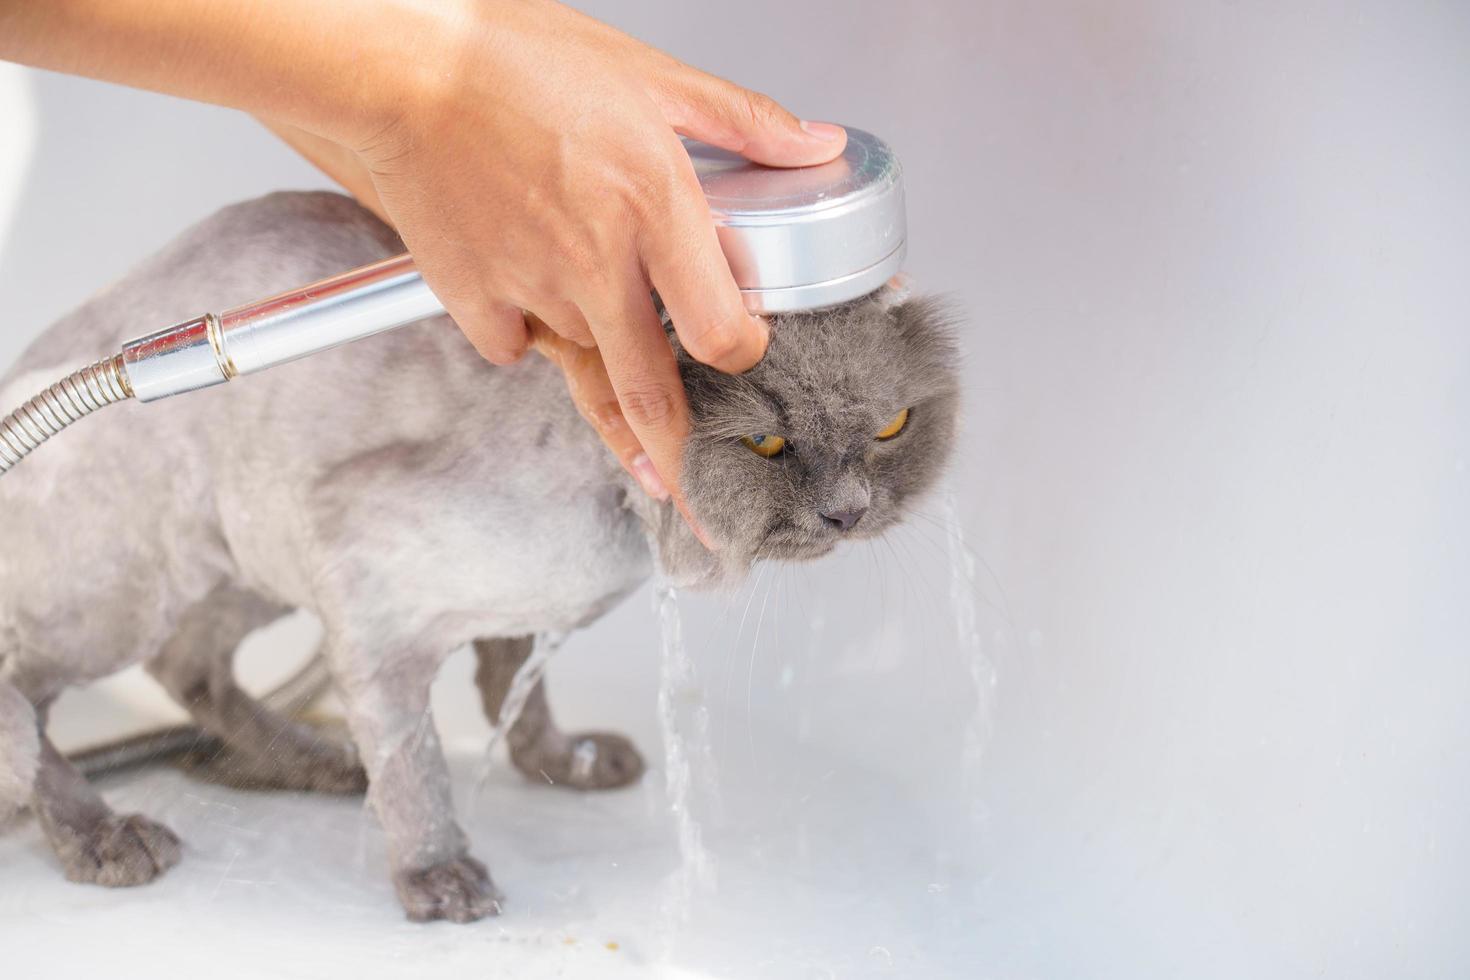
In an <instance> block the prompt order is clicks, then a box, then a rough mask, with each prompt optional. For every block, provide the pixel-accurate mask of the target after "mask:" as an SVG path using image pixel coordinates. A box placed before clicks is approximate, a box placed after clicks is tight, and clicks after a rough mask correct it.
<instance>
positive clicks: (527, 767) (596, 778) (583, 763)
mask: <svg viewBox="0 0 1470 980" xmlns="http://www.w3.org/2000/svg"><path fill="white" fill-rule="evenodd" d="M558 743H559V744H558V746H557V748H556V749H555V750H554V751H553V750H546V749H544V748H540V747H536V746H529V747H527V748H525V749H523V750H521V751H518V752H512V753H511V761H512V762H514V763H515V766H516V768H517V769H519V770H520V771H521V772H522V773H524V774H525V775H526V777H527V778H529V779H534V780H536V781H537V782H542V783H551V784H552V785H554V786H565V787H567V788H569V789H582V790H589V789H617V788H618V787H619V786H628V785H630V784H632V783H636V782H637V781H638V780H639V779H640V778H641V777H642V776H643V771H644V769H645V768H646V767H645V766H644V764H643V756H642V755H641V754H640V753H639V752H638V749H637V747H636V746H635V745H634V744H633V743H632V742H630V741H629V740H628V739H626V738H624V737H623V736H622V735H617V734H614V733H612V732H581V733H578V734H575V735H566V736H561V737H560V738H559V739H558Z"/></svg>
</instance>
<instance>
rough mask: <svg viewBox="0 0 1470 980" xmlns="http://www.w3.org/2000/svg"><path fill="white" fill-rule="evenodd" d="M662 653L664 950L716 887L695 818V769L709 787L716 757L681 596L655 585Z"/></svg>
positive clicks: (668, 586) (659, 713) (664, 583)
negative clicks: (698, 895) (688, 719)
mask: <svg viewBox="0 0 1470 980" xmlns="http://www.w3.org/2000/svg"><path fill="white" fill-rule="evenodd" d="M653 607H654V612H655V613H656V614H657V616H658V620H659V627H660V636H661V639H662V646H663V652H662V657H661V660H660V669H659V685H658V721H659V733H660V735H661V736H662V738H663V744H664V792H665V793H666V794H667V797H668V803H669V812H670V813H671V814H672V815H673V817H674V830H675V834H676V836H677V840H678V845H679V868H678V870H676V871H675V872H674V874H673V876H672V878H671V879H670V881H669V886H668V892H667V894H666V895H665V897H664V904H663V914H662V923H661V926H662V928H661V931H662V933H663V937H662V938H663V945H664V946H665V948H666V949H665V952H667V951H668V949H667V947H669V946H671V944H672V941H673V937H674V934H675V933H676V932H677V931H678V930H679V928H680V927H681V926H682V925H683V924H684V923H685V922H686V921H687V920H688V918H689V912H690V903H691V901H692V900H693V898H694V894H695V892H696V891H697V890H707V889H709V888H712V887H713V885H714V862H713V860H712V859H711V857H710V855H709V852H708V851H707V850H705V846H704V834H703V830H702V828H701V827H700V823H699V820H698V818H696V817H695V815H694V809H693V803H694V785H695V778H696V777H695V766H696V765H697V766H698V768H699V770H700V772H699V777H698V778H699V781H700V783H701V785H707V786H710V787H711V788H713V785H714V754H713V751H712V749H711V746H710V735H709V712H708V709H707V708H706V707H705V705H704V703H703V698H702V697H701V696H700V692H699V690H698V687H697V683H696V679H695V676H694V664H693V662H692V661H691V660H690V659H689V652H688V651H687V650H686V649H685V648H684V635H683V624H682V623H681V621H680V619H679V597H678V593H677V591H675V589H674V587H673V586H672V585H669V584H668V583H666V582H659V583H657V584H656V585H655V586H654V590H653ZM684 702H693V703H694V705H695V707H694V710H693V713H692V714H693V725H692V726H689V728H692V731H690V730H686V726H685V725H684V724H682V723H681V719H680V714H681V712H680V705H681V704H682V703H684Z"/></svg>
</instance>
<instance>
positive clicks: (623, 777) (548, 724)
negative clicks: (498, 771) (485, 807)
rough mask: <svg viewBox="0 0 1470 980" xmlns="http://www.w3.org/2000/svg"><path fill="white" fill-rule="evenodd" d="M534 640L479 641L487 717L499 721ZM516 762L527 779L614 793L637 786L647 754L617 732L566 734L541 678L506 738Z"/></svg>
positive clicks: (480, 680)
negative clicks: (622, 788) (554, 716)
mask: <svg viewBox="0 0 1470 980" xmlns="http://www.w3.org/2000/svg"><path fill="white" fill-rule="evenodd" d="M533 645H534V640H533V639H532V638H531V637H529V636H522V637H516V638H513V639H485V640H476V641H475V657H476V658H477V659H478V661H479V666H478V668H477V669H476V671H475V685H476V686H477V687H478V688H479V689H480V701H481V703H482V704H483V705H484V708H485V717H486V718H488V719H489V720H490V722H491V724H499V723H500V709H501V706H502V705H503V704H504V702H505V697H506V695H507V694H508V693H509V692H510V687H511V682H512V681H513V680H514V678H515V675H516V671H517V670H518V669H520V666H521V664H523V663H525V661H526V658H527V657H529V656H530V655H531V650H532V647H533ZM505 740H506V745H507V746H508V747H509V749H510V759H511V762H512V763H513V764H514V765H515V767H516V768H517V769H519V770H520V771H521V772H522V773H523V774H524V775H525V776H526V777H527V778H529V779H533V780H535V781H537V782H540V783H550V784H552V785H555V786H566V787H569V788H571V789H614V788H616V787H619V786H627V785H629V784H630V783H634V782H637V780H638V779H639V777H641V776H642V775H643V769H644V765H643V756H641V755H640V754H639V753H638V749H637V747H636V746H634V745H633V743H632V742H631V741H629V740H628V739H627V738H625V737H623V736H622V735H618V734H616V733H614V732H573V733H567V732H563V731H562V730H561V729H559V728H557V727H556V722H555V720H553V718H552V717H551V706H550V705H549V704H547V702H546V688H545V680H544V679H542V680H538V681H537V682H536V686H535V688H534V689H533V690H532V691H531V694H530V696H529V697H528V698H527V699H526V704H525V706H524V707H523V708H522V709H521V713H520V716H519V717H518V718H517V719H516V721H515V724H514V725H512V726H511V729H510V731H509V732H507V733H506V736H505Z"/></svg>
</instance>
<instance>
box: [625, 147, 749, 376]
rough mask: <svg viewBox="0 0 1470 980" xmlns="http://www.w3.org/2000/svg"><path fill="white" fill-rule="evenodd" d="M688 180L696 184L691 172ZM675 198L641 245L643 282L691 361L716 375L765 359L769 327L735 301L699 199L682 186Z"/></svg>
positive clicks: (733, 287)
mask: <svg viewBox="0 0 1470 980" xmlns="http://www.w3.org/2000/svg"><path fill="white" fill-rule="evenodd" d="M689 179H690V181H691V182H694V183H696V184H697V181H695V178H694V176H693V174H692V172H691V174H690V178H689ZM675 198H676V199H675V201H674V203H673V205H672V209H673V213H671V214H670V215H669V216H668V219H667V220H666V221H665V222H664V224H663V225H662V226H661V227H659V228H658V229H657V230H656V232H655V234H656V236H657V237H655V238H652V239H651V240H646V241H645V243H644V256H643V261H644V265H645V266H646V267H647V269H648V278H649V280H650V282H652V284H653V288H654V289H656V290H658V295H659V298H660V299H662V300H663V302H664V307H665V308H666V309H667V310H668V311H669V319H670V320H671V321H672V322H673V325H674V331H675V332H676V333H677V334H678V335H679V343H681V344H683V345H684V349H685V350H686V351H688V352H689V355H690V356H691V357H693V358H695V359H696V360H699V361H703V362H704V363H705V364H708V365H710V366H711V367H714V368H718V369H719V370H721V371H727V372H732V373H733V372H739V371H746V370H749V369H750V368H751V367H754V366H755V364H756V363H758V362H759V361H760V359H761V358H762V357H763V356H765V353H766V342H767V341H768V340H769V338H770V328H769V327H768V326H767V325H766V323H765V321H764V320H762V319H760V318H759V317H754V316H751V315H750V314H749V313H748V312H747V311H746V309H745V304H744V303H743V302H742V301H741V299H740V290H739V287H737V286H736V285H735V277H734V276H733V275H731V274H730V265H729V263H728V262H727V261H726V260H725V253H724V252H722V251H721V250H720V241H719V239H718V238H717V237H716V236H715V226H714V223H713V222H712V221H710V217H709V209H708V206H707V205H706V204H705V202H704V195H703V194H701V193H700V192H699V191H698V190H697V189H695V188H686V193H681V194H676V195H675Z"/></svg>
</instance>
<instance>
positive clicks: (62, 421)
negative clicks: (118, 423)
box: [0, 354, 133, 473]
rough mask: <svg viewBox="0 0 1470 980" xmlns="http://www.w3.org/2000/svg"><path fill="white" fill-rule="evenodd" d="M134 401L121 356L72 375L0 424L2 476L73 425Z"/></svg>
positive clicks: (118, 355)
mask: <svg viewBox="0 0 1470 980" xmlns="http://www.w3.org/2000/svg"><path fill="white" fill-rule="evenodd" d="M131 397H133V390H132V388H131V387H130V386H129V384H128V376H127V372H126V371H125V370H124V368H123V356H122V355H121V354H115V355H113V356H112V357H107V358H103V359H102V360H100V361H98V362H97V363H96V364H90V365H88V366H87V367H84V368H82V369H81V370H80V371H74V372H72V373H71V374H69V375H67V376H66V377H65V378H62V379H61V380H60V381H58V382H56V384H54V385H52V386H51V387H49V388H47V389H46V390H45V391H43V392H41V393H40V394H39V395H37V396H36V397H35V398H32V399H31V400H30V401H28V402H26V403H25V404H24V405H22V406H21V407H20V408H17V409H16V410H15V411H13V412H11V413H10V414H9V415H7V416H5V418H4V420H3V421H0V473H5V472H6V471H8V470H9V469H10V468H11V467H12V466H14V465H15V464H16V463H19V462H20V461H21V460H23V459H25V458H26V456H28V455H29V454H30V453H31V451H32V450H33V449H35V448H36V447H37V446H39V445H40V444H41V443H43V442H45V441H46V440H47V439H50V438H51V437H52V436H54V435H56V433H58V432H60V431H61V430H62V429H64V428H66V427H67V426H69V425H71V424H72V423H73V422H77V421H79V420H81V419H83V418H86V417H87V416H88V415H91V414H92V413H93V412H95V411H97V409H99V408H101V407H102V406H104V405H111V404H112V403H113V402H120V401H124V400H125V399H128V398H131Z"/></svg>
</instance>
